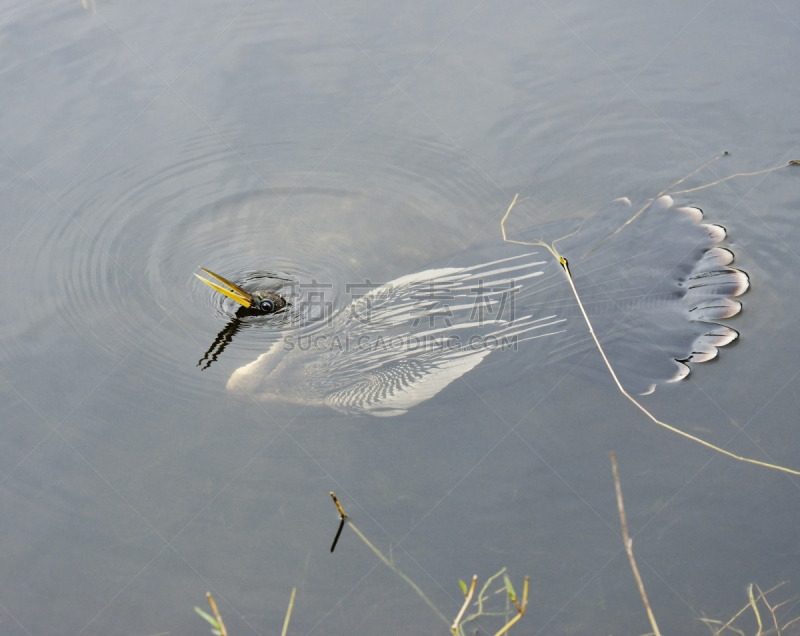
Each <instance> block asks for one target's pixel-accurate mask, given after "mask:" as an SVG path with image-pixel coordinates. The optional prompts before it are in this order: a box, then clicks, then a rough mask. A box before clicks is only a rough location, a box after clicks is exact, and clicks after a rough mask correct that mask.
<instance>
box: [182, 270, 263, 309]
mask: <svg viewBox="0 0 800 636" xmlns="http://www.w3.org/2000/svg"><path fill="white" fill-rule="evenodd" d="M200 269H202V270H203V271H204V272H205V273H206V274H208V275H209V276H213V277H214V278H216V279H217V280H218V281H219V282H221V283H222V284H223V285H227V286H228V287H230V288H231V289H230V290H227V289H225V288H224V287H220V286H219V285H217V284H215V283H212V282H211V281H209V280H206V279H205V278H203V277H202V276H200V275H199V274H195V276H197V278H199V279H200V280H201V281H203V282H204V283H205V284H206V285H208V286H209V287H210V288H211V289H213V290H215V291H218V292H219V293H220V294H225V295H226V296H227V297H228V298H230V299H232V300H235V301H236V302H237V303H239V304H240V305H243V306H244V307H250V306H251V305H252V304H253V295H252V294H251V293H250V292H246V291H245V290H244V289H242V288H241V287H239V286H238V285H235V284H234V283H232V282H231V281H229V280H228V279H227V278H223V277H222V276H220V275H219V274H215V273H214V272H212V271H211V270H208V269H206V268H205V267H201V268H200Z"/></svg>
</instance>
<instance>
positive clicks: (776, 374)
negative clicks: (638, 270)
mask: <svg viewBox="0 0 800 636" xmlns="http://www.w3.org/2000/svg"><path fill="white" fill-rule="evenodd" d="M798 25H800V12H799V11H798V9H797V8H796V7H795V5H793V4H792V3H790V2H785V1H784V2H780V1H779V2H773V3H766V4H756V5H753V4H751V3H744V2H741V3H730V2H726V3H722V2H711V3H708V4H706V5H704V6H696V5H695V4H694V3H677V4H676V3H660V4H648V5H641V4H638V3H626V2H603V3H585V2H584V3H558V2H556V3H552V2H548V3H540V4H529V3H520V2H517V3H510V4H497V3H487V2H473V3H470V4H460V3H449V4H445V5H438V6H436V7H432V6H429V5H427V4H421V3H420V4H416V5H415V4H404V5H402V6H395V5H392V4H388V3H384V4H382V5H374V4H373V5H368V6H367V5H359V4H356V3H346V4H341V3H338V4H336V3H327V2H308V3H305V2H301V3H296V2H295V3H289V2H284V3H277V4H275V3H272V4H270V5H268V6H266V5H265V6H260V5H258V4H247V3H245V2H229V3H224V4H214V3H209V2H199V3H198V2H195V3H193V4H192V5H191V7H190V6H188V5H187V6H168V7H167V6H162V4H161V3H144V4H142V3H138V4H136V5H135V6H133V5H130V6H128V5H114V4H108V3H105V2H104V1H103V0H97V1H96V3H87V8H84V7H83V6H82V4H81V3H80V2H79V1H77V0H70V1H69V2H67V1H63V2H45V3H31V2H6V3H5V4H3V6H2V7H0V47H1V48H2V56H0V59H2V60H3V62H2V65H1V66H0V85H1V86H2V91H0V105H1V106H2V108H0V117H1V118H2V126H0V202H1V203H2V211H1V212H0V230H2V231H0V250H1V251H0V265H2V272H3V274H2V277H3V292H4V293H3V295H2V302H3V311H2V316H3V317H2V319H1V320H0V334H1V335H2V339H1V342H2V353H1V354H0V375H1V376H2V380H3V382H2V384H0V392H2V397H3V399H2V411H3V418H2V419H3V425H2V428H1V429H0V480H1V481H0V507H2V515H0V519H2V521H1V522H0V524H2V526H0V527H1V528H2V531H0V536H2V550H0V559H2V567H1V568H0V571H2V572H3V574H2V575H0V576H2V581H3V585H2V586H0V589H1V590H2V591H1V592H0V614H2V615H1V616H0V621H1V622H0V630H2V631H3V633H9V634H12V633H13V634H16V633H20V634H25V633H28V634H65V633H69V634H79V633H108V634H112V633H120V634H131V633H135V634H154V633H161V632H167V631H168V632H170V633H172V634H183V633H190V632H191V633H196V632H197V630H202V629H205V628H206V627H205V625H203V624H202V622H201V620H200V619H199V618H198V617H197V616H196V615H195V614H194V613H193V611H192V606H194V605H198V604H202V603H203V600H204V596H203V595H204V594H205V592H206V591H207V590H211V591H212V592H213V593H214V594H215V596H216V598H217V600H218V602H219V603H220V607H221V611H222V613H223V615H224V617H225V619H226V623H227V625H228V628H229V631H230V632H231V633H235V634H247V633H273V632H276V631H277V630H278V629H279V626H280V624H281V621H282V619H283V612H284V611H285V605H286V602H287V600H288V596H289V593H290V591H291V588H292V587H293V586H297V587H298V590H299V591H298V599H297V603H296V606H295V613H294V616H293V619H292V627H291V629H290V633H293V634H312V633H313V634H323V633H324V634H367V633H375V632H377V631H380V632H381V633H390V634H395V633H397V634H405V633H414V634H418V633H445V630H446V626H445V625H444V624H443V623H441V622H440V621H439V619H438V618H437V617H436V616H435V615H434V614H433V613H432V612H429V610H428V609H427V608H426V607H425V606H424V604H422V603H421V602H420V600H419V599H418V598H417V597H416V596H415V595H414V594H413V592H411V591H410V590H409V589H408V588H406V587H405V584H404V583H403V582H402V581H400V580H399V579H398V578H396V577H395V576H394V575H393V574H392V573H391V572H389V571H388V570H386V569H385V568H384V567H383V566H381V565H380V563H379V562H378V561H377V559H376V558H375V557H374V555H372V554H371V553H370V552H369V551H368V550H367V549H366V548H365V547H364V546H363V545H362V544H360V543H358V542H357V540H356V537H355V536H354V535H352V534H348V533H345V535H344V536H343V538H342V540H341V542H340V545H339V547H337V550H336V552H335V554H334V555H331V554H330V553H329V545H330V541H331V539H332V537H333V533H334V532H335V529H336V525H337V521H338V519H337V516H336V513H335V510H334V509H333V506H332V504H331V502H330V499H329V497H328V492H329V491H331V490H334V491H336V492H337V494H338V495H339V497H340V499H341V500H342V503H343V504H344V506H345V509H346V510H347V511H348V513H349V514H350V515H351V517H352V518H353V520H354V521H355V523H357V524H358V526H359V528H360V529H361V530H363V531H364V532H365V533H366V534H367V535H368V536H370V537H371V539H372V541H373V542H374V543H375V544H376V545H377V546H379V547H380V548H381V549H383V550H385V551H387V552H388V551H389V550H390V549H391V551H392V554H393V556H394V559H395V561H396V563H397V564H398V566H399V567H400V568H401V569H403V570H404V571H406V572H407V573H408V574H409V575H410V576H411V577H412V578H413V579H414V580H415V581H416V582H417V583H418V584H419V585H420V586H421V587H422V588H423V589H424V590H425V592H426V594H428V595H429V596H430V598H431V599H432V600H433V601H434V602H435V603H436V604H437V605H438V606H440V607H441V608H442V610H443V611H445V613H447V614H448V615H450V616H455V614H456V613H457V611H458V607H459V606H460V603H461V600H460V591H459V589H458V585H457V582H458V580H459V579H465V580H466V579H468V578H469V577H470V576H471V575H472V574H473V573H477V574H478V575H479V576H480V577H481V578H485V577H486V576H488V575H490V574H492V573H494V572H495V571H497V570H499V569H500V568H501V567H503V566H508V567H509V568H510V574H511V576H512V578H513V579H514V580H515V581H520V580H521V578H522V577H523V576H524V575H525V574H528V575H530V576H531V580H532V598H531V604H530V610H529V614H528V615H526V617H525V618H524V619H523V621H524V622H523V623H522V624H521V627H520V629H519V630H518V631H519V632H520V633H534V634H536V633H541V634H560V633H614V634H618V633H644V632H646V631H648V630H649V627H648V625H647V623H646V619H645V616H644V613H643V610H642V608H641V605H640V602H639V599H638V595H637V591H636V588H635V584H634V582H633V579H632V578H631V575H630V571H629V567H628V564H627V560H626V557H625V555H624V552H622V551H621V548H622V542H621V539H620V536H619V526H618V520H617V516H616V508H615V502H614V494H613V483H612V480H611V470H610V465H609V461H608V451H609V450H616V452H617V456H618V458H619V461H620V470H621V475H622V480H623V489H624V492H625V496H626V505H627V507H628V518H629V524H630V526H631V532H632V534H633V536H634V545H635V547H636V550H637V553H638V555H639V558H640V569H641V571H642V575H643V577H644V579H645V584H646V585H647V588H648V592H649V594H650V600H651V603H652V605H653V607H654V611H655V613H656V615H657V616H658V618H659V620H660V624H661V628H662V631H663V632H665V633H682V634H688V633H698V634H699V633H704V631H705V630H706V627H705V626H703V625H702V624H701V623H700V622H699V620H698V619H699V617H701V616H704V615H707V616H713V617H717V618H723V617H729V616H731V615H732V614H733V613H735V612H736V611H737V610H738V608H739V607H741V605H743V604H744V602H745V589H746V585H747V584H749V583H751V582H757V583H759V584H760V585H761V586H762V588H765V589H766V587H769V586H771V585H774V584H775V583H778V582H780V581H783V580H790V581H792V582H791V583H790V584H789V586H787V592H786V597H789V596H793V595H797V590H798V589H799V588H798V587H797V584H798V581H796V580H794V579H796V572H797V571H798V565H800V564H799V563H798V557H797V546H796V536H797V533H796V527H797V515H796V513H795V512H794V511H795V510H797V507H798V505H797V504H798V497H800V493H798V489H797V485H798V483H800V482H797V480H796V479H792V478H788V477H786V476H784V475H781V474H778V473H774V472H769V471H767V470H764V469H759V468H756V467H750V466H744V465H741V464H738V463H735V462H733V461H732V460H728V459H723V458H720V457H716V456H714V455H713V454H712V453H711V452H710V451H707V450H706V449H702V448H699V447H695V446H692V445H690V444H689V443H688V442H686V441H684V440H681V439H678V438H676V437H674V436H672V435H671V434H669V433H667V432H665V431H662V430H655V429H654V428H653V426H652V425H651V424H650V423H649V422H648V421H646V420H644V419H643V418H642V417H641V416H640V415H639V414H638V413H637V412H636V411H635V410H634V409H633V408H632V407H631V406H630V405H629V404H628V403H627V402H626V401H624V400H623V399H622V398H621V397H620V396H619V395H618V394H617V393H615V389H614V386H613V382H612V381H611V379H610V378H609V377H608V376H607V375H605V374H604V373H602V370H600V371H598V368H599V367H598V366H597V365H596V364H593V363H589V361H588V360H587V363H586V364H581V363H580V362H579V361H576V363H575V364H572V365H571V366H570V365H566V366H565V365H561V366H552V367H548V368H543V367H542V365H541V364H539V362H538V361H537V360H531V359H527V358H525V357H524V356H513V355H512V356H505V357H502V358H500V357H498V358H493V357H492V356H490V357H488V358H487V359H486V360H485V361H484V362H483V363H482V364H481V365H479V366H478V367H476V368H475V369H474V370H473V371H471V372H470V373H469V374H466V375H465V376H464V377H463V378H461V379H460V380H458V381H457V382H453V383H452V384H451V385H449V386H448V387H447V388H446V389H445V390H443V391H442V392H441V393H439V394H438V395H437V396H436V397H435V398H433V399H431V400H428V401H426V402H424V403H422V404H420V405H419V406H417V407H415V408H413V409H411V410H409V411H408V413H406V414H403V415H400V416H398V417H394V418H390V419H377V418H366V417H355V416H349V415H345V414H341V413H337V412H335V411H332V410H330V409H328V408H324V407H316V406H307V407H304V406H303V405H296V404H269V405H264V404H262V403H258V402H255V401H252V400H248V399H242V398H241V397H240V396H234V395H230V394H228V393H227V392H226V390H225V384H226V382H227V379H228V377H229V376H230V374H231V373H232V372H233V371H234V370H235V369H236V368H238V367H240V366H242V365H243V364H246V363H248V362H250V361H252V360H253V359H254V358H255V357H256V356H257V355H258V354H259V353H262V352H263V351H265V350H266V346H267V345H268V343H265V342H264V338H263V334H264V330H263V329H244V330H242V331H241V332H240V333H239V334H237V336H236V338H235V339H234V341H233V342H232V343H231V344H230V345H229V346H228V347H227V348H226V350H225V352H224V355H223V356H220V358H219V360H218V361H217V362H216V363H215V364H213V365H212V366H211V367H210V368H208V369H207V370H205V371H201V370H200V368H199V367H197V366H196V365H197V361H198V360H199V359H200V358H201V356H202V355H203V352H204V351H206V350H207V348H208V346H209V345H210V344H211V342H212V341H213V339H214V337H215V336H216V334H217V333H218V332H219V331H220V329H222V327H223V326H224V324H225V321H226V320H227V317H226V316H225V315H223V314H224V312H221V311H219V305H218V304H217V303H216V301H215V300H214V299H213V296H212V295H211V294H210V290H207V289H205V288H203V287H202V286H201V285H200V283H198V282H197V281H196V279H194V277H193V276H192V274H193V272H195V271H198V270H197V266H199V265H203V266H205V267H209V268H211V269H213V270H214V271H218V272H220V273H222V274H223V275H227V274H231V275H233V274H237V273H238V274H242V275H247V274H248V273H251V274H252V273H253V272H264V271H267V272H293V273H297V274H298V275H302V276H305V277H306V278H307V279H309V280H310V279H312V278H313V277H317V280H318V282H325V281H335V282H338V283H347V282H358V281H364V280H365V279H370V280H372V281H375V282H386V281H390V280H393V279H396V278H398V277H400V276H403V275H406V274H409V273H412V272H416V271H420V270H422V269H424V268H425V267H426V266H428V265H429V264H430V263H441V262H442V260H443V259H446V258H447V257H448V256H449V255H452V256H457V255H458V254H459V253H462V252H463V251H465V250H469V249H471V248H472V247H474V246H475V245H477V244H482V243H484V242H486V241H491V240H496V239H497V236H498V232H499V220H500V218H501V217H502V214H503V213H504V212H505V210H506V208H507V206H508V204H509V202H510V201H511V199H512V198H513V196H514V194H515V193H520V195H521V197H526V200H525V201H523V202H522V203H520V204H519V206H518V207H517V209H516V210H515V216H514V217H513V219H512V221H513V223H514V227H515V228H516V229H522V228H525V227H529V226H533V225H538V224H541V223H546V222H552V221H560V220H563V219H567V218H572V217H576V216H580V217H588V216H591V215H592V214H594V213H595V212H597V211H598V210H600V209H601V208H602V207H603V205H605V204H606V203H607V202H609V201H611V200H613V199H615V198H617V197H621V196H628V197H630V198H631V199H632V200H634V201H642V200H646V199H648V198H650V197H653V196H655V195H656V194H658V193H659V192H660V191H661V190H663V189H664V188H665V187H666V186H667V185H669V184H670V183H673V182H674V181H676V180H677V179H679V178H680V177H682V176H684V175H685V174H688V173H689V172H691V171H693V170H694V169H696V168H697V167H698V166H700V165H702V164H703V163H705V162H706V161H708V160H709V159H711V158H712V157H714V156H716V155H717V154H719V152H721V151H722V150H728V151H730V153H731V154H730V156H728V157H726V158H725V159H724V160H721V161H719V162H717V163H716V164H714V165H713V166H712V167H711V168H709V169H708V170H707V171H705V172H703V173H701V174H699V175H697V177H696V178H694V179H693V180H691V181H690V182H688V183H687V186H689V187H691V186H694V185H700V184H702V183H705V182H708V181H712V180H714V179H716V178H719V177H722V176H725V175H727V174H732V173H735V172H747V171H752V170H758V169H761V168H764V167H768V166H772V165H777V164H780V163H784V162H786V161H788V160H789V159H795V158H798V156H797V155H798V148H797V144H798V141H800V129H798V123H797V117H796V112H797V104H798V103H799V102H800V100H799V99H798V98H800V94H798V93H800V88H798V86H799V85H800V84H798V82H797V70H796V60H797V58H798V53H800V51H798V48H800V37H799V36H800V29H799V28H798ZM678 203H680V204H687V203H691V204H694V205H697V206H699V207H701V208H703V210H704V211H705V214H706V218H707V219H708V220H709V221H711V222H715V223H720V224H722V225H724V226H725V227H726V228H727V230H728V234H729V237H730V238H729V241H728V243H729V246H730V247H731V249H732V250H733V251H734V252H735V254H736V261H735V265H736V266H737V267H739V268H741V269H743V270H745V271H747V272H748V274H749V275H750V278H751V280H752V289H751V290H750V291H749V292H748V293H747V294H745V295H744V296H743V297H742V302H743V304H744V311H743V313H742V314H741V315H740V316H738V317H736V318H735V319H733V320H731V321H730V324H731V326H732V327H734V328H736V329H737V330H738V331H739V332H740V333H741V334H742V336H741V338H740V340H739V341H738V342H737V343H736V344H735V345H733V346H730V347H728V348H726V349H724V350H723V351H722V353H721V355H720V358H719V359H718V360H717V361H715V362H710V363H707V364H705V365H702V366H700V367H698V368H697V369H696V370H695V372H694V373H693V374H692V375H691V376H690V378H689V379H688V380H686V381H684V382H680V383H676V384H672V385H669V386H668V387H662V388H663V390H662V388H659V390H657V391H656V392H655V393H654V394H653V395H652V396H649V397H648V398H647V401H646V404H647V406H648V407H649V408H652V410H653V411H654V412H655V413H656V414H657V415H658V416H660V417H661V418H662V419H665V420H667V421H669V422H671V423H674V424H675V425H677V426H680V427H682V428H684V429H686V430H688V431H690V432H692V433H693V434H696V435H699V436H702V437H704V438H705V439H708V440H709V441H712V442H714V443H717V444H720V445H724V446H726V448H728V449H730V450H731V451H733V452H736V453H741V454H745V455H748V456H751V457H755V458H758V459H765V460H767V461H774V462H778V463H785V464H788V465H791V466H794V467H798V466H800V463H798V459H797V458H798V457H799V456H800V453H798V451H800V444H798V439H800V434H799V433H798V430H797V426H796V422H797V417H796V413H797V407H798V400H797V394H798V393H797V392H798V379H797V374H798V371H800V367H798V362H797V360H798V356H797V355H796V350H797V345H796V338H795V337H794V333H795V332H796V329H797V327H798V318H797V316H798V315H800V312H798V304H797V301H796V298H797V297H798V291H800V290H798V283H797V277H796V275H795V272H796V271H797V265H798V263H797V261H798V250H797V248H796V245H797V244H798V238H799V237H798V230H797V223H796V214H797V210H798V205H800V176H799V175H798V174H797V172H796V171H794V172H793V171H791V170H789V169H786V170H782V171H777V172H774V173H771V174H769V175H766V176H762V177H755V178H751V179H748V180H740V181H733V182H728V183H726V184H724V185H721V186H719V187H717V188H715V189H711V190H704V191H700V192H697V193H695V194H693V195H686V196H685V197H682V198H681V199H680V200H678ZM493 355H494V354H493ZM587 355H592V354H591V353H590V354H587ZM787 611H788V612H790V613H791V612H794V613H795V614H798V613H800V608H797V607H787Z"/></svg>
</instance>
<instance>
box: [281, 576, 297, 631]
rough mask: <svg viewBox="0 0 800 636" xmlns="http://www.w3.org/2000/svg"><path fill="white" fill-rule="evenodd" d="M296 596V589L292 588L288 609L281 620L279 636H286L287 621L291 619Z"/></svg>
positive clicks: (287, 629)
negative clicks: (281, 627) (281, 626)
mask: <svg viewBox="0 0 800 636" xmlns="http://www.w3.org/2000/svg"><path fill="white" fill-rule="evenodd" d="M296 596H297V588H296V587H293V588H292V596H291V597H290V598H289V607H287V608H286V618H285V619H283V630H282V631H281V636H286V632H288V631H289V621H290V620H291V618H292V610H293V609H294V599H295V597H296Z"/></svg>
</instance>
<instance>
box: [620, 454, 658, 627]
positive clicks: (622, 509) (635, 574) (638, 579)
mask: <svg viewBox="0 0 800 636" xmlns="http://www.w3.org/2000/svg"><path fill="white" fill-rule="evenodd" d="M611 468H612V470H613V471H614V489H615V490H616V492H617V508H618V509H619V522H620V525H621V526H622V541H623V542H624V543H625V551H626V552H627V553H628V560H629V561H630V562H631V570H633V578H635V579H636V584H637V585H638V586H639V594H640V595H641V597H642V603H643V604H644V609H645V610H646V611H647V618H648V619H650V626H651V627H652V628H653V634H654V635H655V636H661V632H660V631H659V630H658V623H656V617H655V615H654V614H653V610H652V609H651V608H650V602H649V601H648V600H647V592H645V590H644V582H643V581H642V577H641V575H640V574H639V568H638V567H637V566H636V559H635V558H634V556H633V539H631V538H630V536H629V535H628V521H627V519H626V517H625V504H624V503H623V501H622V485H621V484H620V483H619V471H618V470H617V455H616V453H615V452H614V451H611Z"/></svg>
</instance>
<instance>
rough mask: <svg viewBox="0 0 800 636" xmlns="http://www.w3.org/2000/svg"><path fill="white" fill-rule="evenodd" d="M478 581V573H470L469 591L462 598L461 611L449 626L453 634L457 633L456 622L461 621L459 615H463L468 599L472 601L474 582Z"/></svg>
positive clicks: (454, 635)
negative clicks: (470, 583)
mask: <svg viewBox="0 0 800 636" xmlns="http://www.w3.org/2000/svg"><path fill="white" fill-rule="evenodd" d="M477 582H478V575H477V574H473V575H472V585H470V586H469V592H468V593H467V596H466V598H465V599H464V604H463V605H462V606H461V611H460V612H459V613H458V616H456V619H455V620H454V621H453V624H452V625H451V626H450V629H451V630H452V631H453V636H457V635H458V624H459V622H461V617H462V616H464V612H466V611H467V608H468V607H469V604H470V601H472V595H473V594H474V593H475V584H476V583H477Z"/></svg>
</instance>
